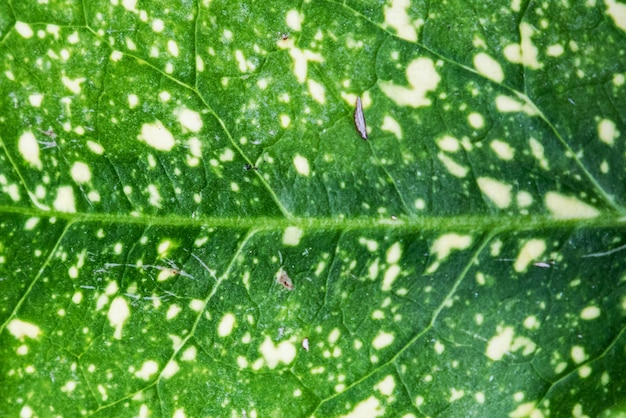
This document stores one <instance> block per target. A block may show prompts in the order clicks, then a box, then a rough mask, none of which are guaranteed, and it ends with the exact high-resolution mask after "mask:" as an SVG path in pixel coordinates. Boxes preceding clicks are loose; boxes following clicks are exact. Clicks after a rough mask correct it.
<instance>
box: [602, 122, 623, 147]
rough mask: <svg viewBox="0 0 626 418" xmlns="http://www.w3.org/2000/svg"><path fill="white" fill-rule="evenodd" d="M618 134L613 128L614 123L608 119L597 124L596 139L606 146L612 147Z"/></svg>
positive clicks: (614, 127)
mask: <svg viewBox="0 0 626 418" xmlns="http://www.w3.org/2000/svg"><path fill="white" fill-rule="evenodd" d="M619 134H620V132H619V131H618V130H617V128H616V126H615V122H613V121H612V120H610V119H602V120H601V121H600V123H598V137H599V138H600V140H601V141H602V142H604V143H605V144H607V145H613V143H614V142H615V140H616V139H617V138H618V137H619Z"/></svg>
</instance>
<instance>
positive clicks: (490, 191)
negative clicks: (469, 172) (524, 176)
mask: <svg viewBox="0 0 626 418" xmlns="http://www.w3.org/2000/svg"><path fill="white" fill-rule="evenodd" d="M476 181H477V183H478V187H479V188H480V190H481V191H482V192H483V193H484V194H485V196H487V198H488V199H489V200H491V201H492V202H493V203H494V204H495V205H496V206H497V207H498V208H499V209H506V208H508V207H509V206H511V201H512V195H511V190H512V189H513V186H511V185H510V184H505V183H502V182H499V181H498V180H496V179H492V178H490V177H479V178H478V179H477V180H476Z"/></svg>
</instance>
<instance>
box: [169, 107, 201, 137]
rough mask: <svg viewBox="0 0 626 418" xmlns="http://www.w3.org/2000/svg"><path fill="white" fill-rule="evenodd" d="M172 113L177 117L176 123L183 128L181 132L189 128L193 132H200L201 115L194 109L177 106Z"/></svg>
mask: <svg viewBox="0 0 626 418" xmlns="http://www.w3.org/2000/svg"><path fill="white" fill-rule="evenodd" d="M174 115H175V116H176V118H177V119H178V123H180V126H181V127H182V128H183V132H185V131H187V130H189V131H191V132H194V133H198V132H200V129H202V117H201V116H200V113H198V112H196V111H195V110H191V109H187V108H186V107H179V108H178V109H176V110H175V111H174Z"/></svg>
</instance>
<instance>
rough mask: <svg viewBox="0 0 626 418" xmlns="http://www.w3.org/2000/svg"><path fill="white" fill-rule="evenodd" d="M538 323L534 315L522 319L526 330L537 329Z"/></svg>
mask: <svg viewBox="0 0 626 418" xmlns="http://www.w3.org/2000/svg"><path fill="white" fill-rule="evenodd" d="M539 326H540V323H539V320H538V319H537V317H536V316H535V315H530V316H527V317H526V319H524V328H526V329H539Z"/></svg>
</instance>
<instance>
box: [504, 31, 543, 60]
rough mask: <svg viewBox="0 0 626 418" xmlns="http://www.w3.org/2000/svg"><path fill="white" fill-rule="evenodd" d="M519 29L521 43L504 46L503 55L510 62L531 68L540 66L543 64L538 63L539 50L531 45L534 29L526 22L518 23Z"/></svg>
mask: <svg viewBox="0 0 626 418" xmlns="http://www.w3.org/2000/svg"><path fill="white" fill-rule="evenodd" d="M519 30H520V34H521V37H522V40H521V44H509V45H507V46H505V47H504V56H505V57H506V59H508V60H509V61H510V62H512V63H515V64H523V65H524V66H526V67H528V68H531V69H533V70H538V69H540V68H542V67H543V64H541V63H539V61H538V60H537V56H538V55H539V51H538V49H537V47H536V46H535V45H533V42H532V39H531V38H532V37H533V35H534V34H535V30H534V29H533V27H532V26H531V25H530V24H529V23H526V22H522V23H520V24H519Z"/></svg>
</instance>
